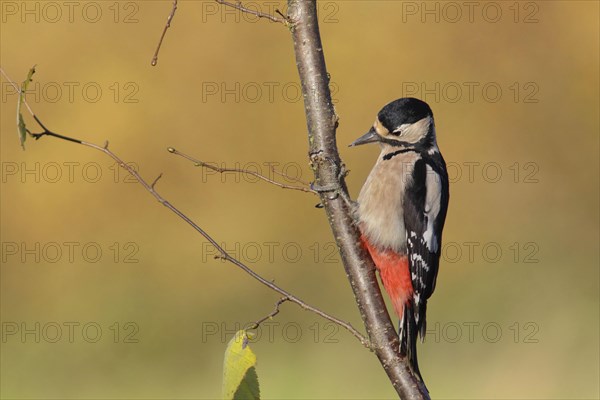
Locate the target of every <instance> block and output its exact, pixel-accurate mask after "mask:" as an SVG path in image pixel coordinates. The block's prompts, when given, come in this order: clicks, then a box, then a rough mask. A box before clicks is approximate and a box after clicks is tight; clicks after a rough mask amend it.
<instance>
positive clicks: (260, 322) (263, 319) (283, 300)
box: [248, 297, 290, 329]
mask: <svg viewBox="0 0 600 400" xmlns="http://www.w3.org/2000/svg"><path fill="white" fill-rule="evenodd" d="M288 300H290V299H289V297H282V298H281V299H279V301H278V302H277V303H275V309H274V310H273V311H272V312H271V313H270V314H269V315H266V316H264V317H263V318H261V319H259V320H258V321H255V322H254V323H252V325H251V326H250V327H249V328H248V329H258V327H259V326H260V324H262V323H263V322H265V321H266V320H268V319H271V318H273V317H274V316H276V315H277V314H279V307H280V306H281V305H282V304H283V303H285V302H286V301H288Z"/></svg>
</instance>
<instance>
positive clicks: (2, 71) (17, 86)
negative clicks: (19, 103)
mask: <svg viewBox="0 0 600 400" xmlns="http://www.w3.org/2000/svg"><path fill="white" fill-rule="evenodd" d="M0 73H2V75H4V77H5V78H6V80H7V81H9V82H10V84H11V85H12V86H13V87H14V88H15V89H16V90H17V92H18V93H21V88H20V87H19V85H17V83H16V82H14V81H13V80H12V79H10V78H9V77H8V75H7V74H6V72H4V69H3V68H2V67H0ZM23 103H24V104H25V107H27V111H29V114H31V115H32V116H33V117H34V118H35V115H34V114H33V111H32V110H31V107H29V103H27V100H25V95H23Z"/></svg>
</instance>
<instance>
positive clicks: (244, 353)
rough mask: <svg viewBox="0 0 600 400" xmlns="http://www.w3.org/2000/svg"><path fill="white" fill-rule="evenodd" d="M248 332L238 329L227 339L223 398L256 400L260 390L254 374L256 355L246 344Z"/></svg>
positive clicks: (227, 399) (258, 397)
mask: <svg viewBox="0 0 600 400" xmlns="http://www.w3.org/2000/svg"><path fill="white" fill-rule="evenodd" d="M248 335H249V333H248V332H246V331H245V330H241V331H238V332H237V333H236V334H235V336H234V337H233V339H231V340H230V341H229V344H228V345H227V349H226V350H225V361H224V363H223V399H226V400H242V399H244V400H258V399H260V390H259V387H258V376H257V375H256V369H255V365H256V355H255V354H254V353H253V352H252V350H251V349H250V346H249V344H248Z"/></svg>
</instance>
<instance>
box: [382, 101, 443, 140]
mask: <svg viewBox="0 0 600 400" xmlns="http://www.w3.org/2000/svg"><path fill="white" fill-rule="evenodd" d="M432 116H433V113H432V112H431V108H429V105H428V104H427V103H425V102H424V101H421V100H419V99H415V98H414V97H403V98H401V99H398V100H394V101H392V102H391V103H389V104H386V105H385V106H384V107H383V108H382V109H381V111H379V114H377V119H379V122H380V123H381V125H383V127H384V128H385V129H387V130H388V132H394V131H396V130H398V128H400V127H401V126H402V125H404V124H414V123H415V122H417V121H420V120H422V119H423V118H426V117H432Z"/></svg>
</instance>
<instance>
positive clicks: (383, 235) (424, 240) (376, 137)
mask: <svg viewBox="0 0 600 400" xmlns="http://www.w3.org/2000/svg"><path fill="white" fill-rule="evenodd" d="M372 142H377V143H379V145H380V147H381V154H380V155H379V158H378V159H377V162H376V163H375V166H374V167H373V169H372V170H371V173H370V174H369V177H368V178H367V180H366V182H365V184H364V186H363V187H362V189H361V191H360V194H359V196H358V207H357V209H356V210H357V214H358V215H357V216H356V217H357V221H358V225H359V229H360V232H361V240H362V243H363V245H364V246H365V247H366V249H367V250H368V251H369V253H370V254H371V257H372V258H373V261H374V262H375V266H376V267H377V270H378V271H379V274H380V277H381V281H382V282H383V286H384V287H385V290H386V292H387V293H388V295H389V297H390V298H391V300H392V304H393V306H394V311H395V312H396V315H398V317H399V318H400V326H399V337H400V352H401V354H402V355H404V356H406V357H407V358H408V360H409V363H410V366H411V369H412V371H413V373H414V374H415V376H417V377H418V378H419V379H420V380H421V381H422V380H423V378H422V377H421V373H420V371H419V365H418V362H417V336H418V335H420V337H421V340H424V339H425V332H426V323H425V314H426V311H427V299H429V297H430V296H431V294H432V293H433V290H434V289H435V282H436V277H437V272H438V266H439V259H440V251H441V243H442V229H443V227H444V221H445V219H446V211H447V209H448V199H449V190H448V173H447V171H446V163H445V162H444V158H443V157H442V154H441V153H440V151H439V149H438V146H437V143H436V137H435V125H434V121H433V113H432V111H431V108H430V107H429V105H427V103H425V102H423V101H421V100H418V99H415V98H402V99H398V100H395V101H393V102H391V103H389V104H387V105H386V106H385V107H383V108H382V109H381V111H380V112H379V114H378V115H377V118H376V119H375V123H374V125H373V127H372V128H371V129H370V130H369V132H367V133H366V134H365V135H364V136H362V137H360V138H359V139H357V140H356V141H355V142H354V143H352V144H351V145H350V146H357V145H361V144H365V143H372Z"/></svg>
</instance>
